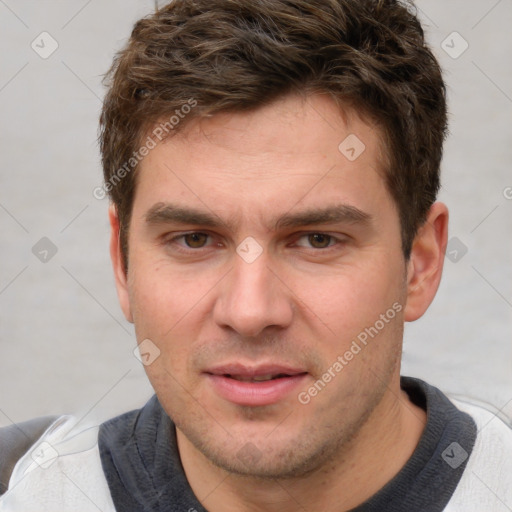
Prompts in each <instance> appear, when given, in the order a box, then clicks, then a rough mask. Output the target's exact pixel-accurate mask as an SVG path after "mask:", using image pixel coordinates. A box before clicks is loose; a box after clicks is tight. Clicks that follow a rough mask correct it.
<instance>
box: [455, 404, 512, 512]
mask: <svg viewBox="0 0 512 512" xmlns="http://www.w3.org/2000/svg"><path fill="white" fill-rule="evenodd" d="M449 398H450V400H451V401H452V402H453V404H454V405H455V406H456V407H457V408H458V409H460V410H461V411H464V412H466V413H467V414H469V415H470V416H471V417H472V418H473V420H474V421H475V423H476V426H477V436H476V441H475V446H474V448H473V450H472V452H471V454H470V455H469V458H468V462H467V466H466V468H465V471H464V474H463V476H462V478H461V480H460V482H459V484H458V486H457V488H456V490H455V492H454V494H453V496H452V499H451V500H450V502H449V504H448V506H447V508H446V511H447V512H459V511H461V512H462V511H464V512H481V511H482V510H485V511H486V512H494V511H495V512H498V511H501V510H507V507H508V508H511V507H512V421H511V420H510V418H507V417H506V416H505V415H503V414H502V413H500V411H499V410H498V409H496V408H494V407H493V406H490V405H489V404H485V403H483V402H478V401H476V400H471V399H468V398H463V397H455V396H450V397H449Z"/></svg>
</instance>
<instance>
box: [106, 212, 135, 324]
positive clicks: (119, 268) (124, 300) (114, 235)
mask: <svg viewBox="0 0 512 512" xmlns="http://www.w3.org/2000/svg"><path fill="white" fill-rule="evenodd" d="M108 216H109V221H110V258H111V260H112V267H113V269H114V278H115V282H116V289H117V296H118V298H119V304H120V305H121V309H122V310H123V313H124V316H125V318H126V320H128V322H132V323H133V315H132V311H131V306H130V297H129V293H128V275H127V272H126V271H125V268H124V260H123V254H122V250H121V240H120V228H119V218H118V215H117V209H116V207H115V205H113V204H111V205H110V207H109V210H108Z"/></svg>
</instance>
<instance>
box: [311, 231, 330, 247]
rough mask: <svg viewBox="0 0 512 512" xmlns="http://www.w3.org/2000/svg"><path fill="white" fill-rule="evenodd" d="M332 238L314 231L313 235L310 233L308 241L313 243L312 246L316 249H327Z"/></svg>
mask: <svg viewBox="0 0 512 512" xmlns="http://www.w3.org/2000/svg"><path fill="white" fill-rule="evenodd" d="M331 240H332V237H331V236H329V235H325V234H323V233H312V234H311V235H308V242H309V243H310V244H311V247H314V248H315V249H325V248H326V247H329V245H330V243H331Z"/></svg>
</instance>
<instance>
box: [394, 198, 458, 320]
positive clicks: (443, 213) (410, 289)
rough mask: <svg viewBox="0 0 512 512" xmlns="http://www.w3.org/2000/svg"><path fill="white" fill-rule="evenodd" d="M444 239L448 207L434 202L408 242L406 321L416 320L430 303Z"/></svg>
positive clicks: (439, 278) (441, 260) (446, 229)
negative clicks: (410, 246)
mask: <svg viewBox="0 0 512 512" xmlns="http://www.w3.org/2000/svg"><path fill="white" fill-rule="evenodd" d="M447 239H448V208H447V207H446V205H444V204H443V203H439V202H438V203H434V204H433V205H432V206H431V208H430V210H429V212H428V215H427V220H426V221H425V224H423V226H421V228H420V229H419V230H418V233H417V234H416V236H415V238H414V241H413V243H412V250H411V257H410V259H409V262H408V265H407V303H406V306H405V312H404V318H405V321H406V322H413V321H414V320H417V319H418V318H420V317H421V316H422V315H423V314H424V313H425V311H426V310H427V308H428V307H429V306H430V304H431V302H432V301H433V300H434V297H435V295H436V292H437V289H438V287H439V282H440V281H441V274H442V273H443V264H444V254H445V252H446V244H447Z"/></svg>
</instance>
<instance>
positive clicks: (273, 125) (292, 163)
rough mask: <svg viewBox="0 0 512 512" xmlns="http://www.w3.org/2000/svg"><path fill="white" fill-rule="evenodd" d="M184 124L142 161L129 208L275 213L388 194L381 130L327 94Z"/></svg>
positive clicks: (227, 212)
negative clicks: (182, 206)
mask: <svg viewBox="0 0 512 512" xmlns="http://www.w3.org/2000/svg"><path fill="white" fill-rule="evenodd" d="M185 123H186V124H185V125H184V127H183V129H181V130H180V131H178V132H176V133H175V134H173V135H172V136H171V137H169V138H167V139H165V140H164V141H162V142H161V143H159V144H157V145H156V147H155V148H154V149H153V150H151V151H150V153H149V154H148V155H147V156H146V157H145V158H144V160H143V161H142V162H141V164H140V166H139V169H138V176H137V189H136V190H137V191H136V198H135V204H134V214H135V210H138V213H141V214H142V213H143V209H145V211H147V210H148V209H149V208H151V207H153V206H154V205H155V204H156V203H158V202H166V201H172V202H173V203H175V204H176V200H178V202H183V203H194V205H195V206H199V207H201V208H203V209H208V210H214V211H218V212H225V213H226V214H229V215H238V216H243V215H249V216H250V215H256V213H258V214H265V213H268V215H269V216H272V215H273V216H274V217H275V214H276V210H278V209H281V210H283V209H286V208H293V207H294V205H297V204H299V203H301V204H304V205H307V206H316V207H318V206H321V204H322V203H324V204H325V203H331V204H335V203H337V202H340V201H341V202H344V203H346V204H349V205H350V204H351V203H353V202H354V201H360V202H361V201H362V203H371V200H372V198H374V199H375V198H376V197H377V196H382V195H386V194H387V190H386V187H385V181H384V179H383V172H384V166H385V161H386V159H385V151H384V150H383V144H382V137H381V132H380V130H379V129H378V128H377V127H376V126H374V125H372V124H370V123H368V122H367V121H366V120H363V119H362V118H361V117H360V116H359V115H358V113H357V112H356V111H355V110H353V109H348V108H345V109H343V110H341V109H340V107H339V106H338V105H337V104H336V103H335V102H334V101H333V100H332V99H330V98H329V97H328V96H326V95H322V96H320V95H316V96H309V97H298V96H287V97H285V98H282V99H280V100H278V101H275V102H273V103H271V104H269V105H267V106H265V107H262V108H259V109H257V110H254V111H251V112H235V113H220V114H216V115H214V116H212V117H210V118H201V119H193V120H191V121H187V120H185ZM364 197H366V199H365V200H363V199H364ZM388 199H389V198H388ZM141 203H142V204H141ZM354 206H357V205H354Z"/></svg>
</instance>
